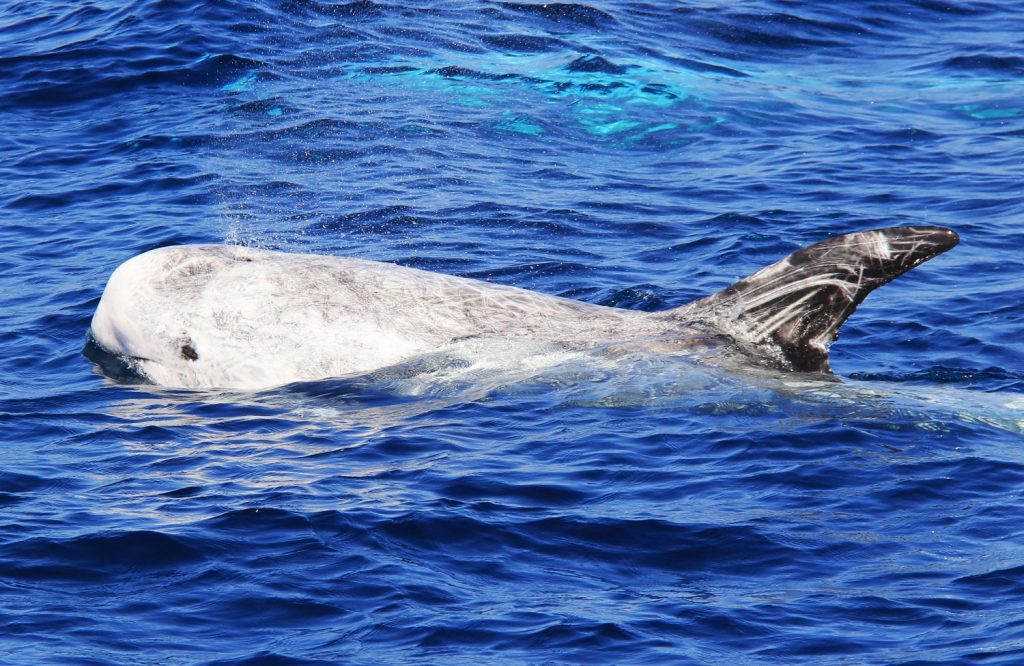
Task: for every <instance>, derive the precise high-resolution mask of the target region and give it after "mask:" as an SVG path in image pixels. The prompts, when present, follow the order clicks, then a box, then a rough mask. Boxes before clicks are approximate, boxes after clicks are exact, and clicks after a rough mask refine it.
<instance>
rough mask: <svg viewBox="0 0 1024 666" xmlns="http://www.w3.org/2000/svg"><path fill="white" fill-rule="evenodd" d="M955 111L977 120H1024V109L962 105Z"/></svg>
mask: <svg viewBox="0 0 1024 666" xmlns="http://www.w3.org/2000/svg"><path fill="white" fill-rule="evenodd" d="M953 110H954V111H956V112H957V113H959V114H961V115H965V116H968V117H970V118H974V119H975V120H1006V119H1008V118H1024V108H1020V107H1012V106H1011V107H997V106H985V105H983V104H961V105H960V106H954V107H953Z"/></svg>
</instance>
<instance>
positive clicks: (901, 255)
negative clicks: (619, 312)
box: [667, 227, 960, 372]
mask: <svg viewBox="0 0 1024 666" xmlns="http://www.w3.org/2000/svg"><path fill="white" fill-rule="evenodd" d="M959 240H960V239H959V238H958V237H957V235H956V233H954V232H953V231H950V230H949V229H943V228H940V227H893V228H890V229H876V230H874V231H861V232H858V233H853V234H847V235H845V236H836V237H834V238H830V239H828V240H826V241H822V242H820V243H817V244H815V245H811V246H809V247H805V248H803V249H802V250H798V251H796V252H794V253H793V254H791V255H789V256H788V257H786V258H785V259H782V260H781V261H778V262H776V263H774V264H772V265H771V266H768V267H766V268H762V269H761V270H759V271H758V272H756V273H754V274H753V275H751V276H750V277H747V278H745V279H743V280H740V281H739V282H737V283H736V284H734V285H732V286H731V287H728V288H727V289H724V290H722V291H720V292H718V293H717V294H714V295H712V296H708V297H707V298H705V299H702V300H699V301H696V302H694V303H691V304H689V305H684V306H683V307H681V308H676V309H675V310H670V311H669V312H668V313H667V314H668V316H669V317H671V318H673V319H678V320H680V321H702V322H705V323H707V324H709V325H711V326H713V327H714V328H716V329H718V330H720V331H722V332H724V333H726V334H727V335H729V336H731V337H732V338H733V339H734V340H736V342H737V343H738V344H739V345H740V346H741V347H744V348H747V349H748V350H749V351H751V352H757V353H759V354H760V355H765V356H767V357H768V358H769V359H774V361H776V362H777V363H775V364H777V365H778V366H779V367H781V368H784V369H786V370H796V371H801V372H829V363H828V345H829V344H830V343H831V342H832V341H833V340H835V339H836V337H837V336H838V335H839V328H840V327H841V326H842V325H843V322H844V321H846V318H847V317H849V316H850V315H851V314H853V311H854V310H855V309H856V307H857V306H858V305H860V303H861V302H862V301H863V300H864V298H865V297H866V296H867V295H868V294H870V293H871V292H872V291H873V290H874V289H876V288H877V287H880V286H882V285H883V284H885V283H886V282H888V281H890V280H892V279H893V278H896V277H898V276H900V275H902V274H903V273H906V272H907V271H909V270H910V269H911V268H914V267H915V266H917V265H918V264H920V263H922V262H924V261H927V260H928V259H931V258H932V257H934V256H936V255H938V254H941V253H943V252H945V251H946V250H949V249H950V248H952V247H954V246H955V245H956V244H957V243H958V242H959Z"/></svg>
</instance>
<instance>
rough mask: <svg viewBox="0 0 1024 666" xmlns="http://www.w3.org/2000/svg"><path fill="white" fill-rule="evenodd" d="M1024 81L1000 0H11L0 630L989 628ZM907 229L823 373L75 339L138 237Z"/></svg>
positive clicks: (360, 633) (553, 276)
mask: <svg viewBox="0 0 1024 666" xmlns="http://www.w3.org/2000/svg"><path fill="white" fill-rule="evenodd" d="M1022 85H1024V9H1022V8H1021V7H1020V6H1019V5H1018V4H1017V3H1012V2H992V1H983V0H949V1H943V2H939V1H937V0H894V1H891V2H874V1H870V0H856V1H854V2H844V3H825V2H816V3H813V2H812V3H801V2H793V1H791V0H740V1H738V2H732V3H709V2H696V1H685V2H679V3H676V2H672V3H668V2H625V1H621V2H620V1H610V2H601V3H596V2H594V3H590V4H582V3H576V2H562V3H548V4H540V3H536V2H461V1H456V2H446V3H434V2H425V1H418V0H404V1H403V2H401V3H396V2H373V1H370V0H356V1H355V2H349V3H329V2H318V1H316V0H290V1H289V0H281V1H269V0H260V1H258V2H242V1H241V0H209V1H201V0H134V1H131V2H123V1H116V2H115V1H113V0H109V1H108V0H95V1H89V2H81V3H65V2H54V1H52V0H50V1H40V2H20V1H15V0H12V1H10V2H5V3H3V5H2V8H0V99H2V100H3V104H2V106H0V122H2V128H3V131H2V132H0V206H2V218H0V219H2V221H0V266H2V270H0V339H2V341H3V347H2V353H0V423H2V437H0V445H2V450H0V451H2V460H3V465H2V467H0V663H3V664H211V665H212V664H216V665H225V664H247V665H251V666H252V665H257V664H260V665H268V664H342V663H344V664H399V663H403V664H404V663H422V664H481V663H522V664H535V663H587V664H627V663H629V664H633V663H636V664H640V663H645V664H668V663H672V664H793V663H814V664H865V663H871V664H882V663H885V664H897V663H899V664H961V663H975V662H984V663H989V664H1017V663H1021V662H1022V661H1024V528H1022V525H1024V344H1022V339H1024V315H1022V305H1024V254H1022V252H1021V247H1022V246H1024V187H1022V186H1024V87H1022ZM902 224H937V225H943V226H948V227H951V228H953V229H955V230H956V231H958V232H959V233H960V235H961V236H962V239H963V241H962V243H961V245H960V246H959V247H958V248H956V249H955V250H953V251H952V252H951V253H949V254H947V255H944V256H942V257H939V258H937V259H935V260H933V261H931V262H929V263H928V264H925V265H924V266H922V267H920V268H918V269H915V270H914V271H913V272H912V273H910V274H908V275H907V276H905V277H902V278H900V279H899V280H897V281H896V282H894V283H893V284H891V285H889V286H887V287H885V288H883V289H881V290H880V291H878V292H877V293H875V294H873V295H872V296H871V297H870V298H869V299H868V300H867V301H866V302H865V303H864V305H862V306H861V307H860V309H859V310H858V312H857V313H856V314H855V315H854V317H853V318H852V319H851V320H850V321H849V322H848V324H847V326H846V327H845V328H844V330H843V335H842V337H841V339H840V340H839V342H837V343H836V344H835V346H834V347H833V353H832V359H833V367H834V368H835V369H836V372H837V375H838V376H839V377H840V378H841V381H839V382H831V383H827V382H808V381H804V380H800V381H796V380H794V381H789V380H786V379H785V378H770V381H769V380H764V381H758V380H756V379H755V378H751V377H738V376H730V375H729V374H728V373H720V372H716V371H715V370H714V369H713V368H701V367H699V366H694V367H685V366H680V365H679V364H671V363H667V362H665V363H659V362H657V361H656V360H651V359H648V360H647V361H643V362H641V361H638V360H637V359H623V362H622V363H621V365H620V366H619V367H614V366H613V367H604V366H603V367H589V366H586V365H583V366H578V365H571V366H570V367H556V368H549V369H544V370H542V371H538V372H537V373H534V374H533V375H529V376H526V377H519V378H516V379H515V380H514V381H513V380H510V379H509V378H508V377H504V378H502V377H495V376H492V375H481V376H472V375H470V376H465V375H449V376H437V375H432V374H430V373H427V374H426V375H425V376H422V375H421V376H410V377H400V376H399V377H383V378H382V377H379V376H370V377H362V378H360V377H356V378H342V379H328V380H325V381H322V382H307V383H303V384H295V385H290V386H285V387H281V388H278V389H273V390H266V391H261V392H240V391H211V390H207V391H186V390H174V389H165V388H159V387H155V386H150V385H128V384H119V383H117V382H115V381H112V380H110V379H107V378H105V377H104V376H103V375H102V374H100V373H99V371H98V370H97V369H96V368H95V367H94V366H93V365H92V363H91V362H90V361H89V360H88V359H86V358H85V357H83V356H82V355H81V349H82V346H83V344H84V342H85V339H86V332H87V330H88V327H89V321H90V317H91V316H92V312H93V310H94V308H95V306H96V304H97V302H98V300H99V297H100V294H101V293H102V289H103V286H104V283H105V280H106V278H107V277H108V276H109V274H110V273H111V271H112V270H113V269H114V268H115V267H116V266H117V265H118V264H119V263H120V262H122V261H124V260H126V259H128V258H129V257H131V256H133V255H135V254H138V253H140V252H142V251H145V250H148V249H151V248H154V247H158V246H163V245H169V244H178V243H194V242H234V243H245V244H250V245H256V246H261V247H268V248H274V249H283V250H289V251H297V252H318V253H329V254H338V255H347V256H357V257H364V258H370V259H377V260H384V261H391V262H397V263H400V264H404V265H409V266H416V267H419V268H425V269H429V270H435V271H441V272H445V273H452V274H457V275H464V276H470V277H474V278H478V279H486V280H490V281H493V282H496V283H501V284H511V285H517V286H520V287H526V288H529V289H534V290H537V291H541V292H545V293H550V294H558V295H562V296H568V297H572V298H577V299H581V300H584V301H589V302H593V303H601V304H605V305H615V306H619V307H625V308H635V309H645V310H657V309H663V308H667V307H670V306H675V305H680V304H683V303H686V302H688V301H690V300H692V299H694V298H697V297H700V296H703V295H705V294H708V293H710V292H712V291H715V290H717V289H720V288H723V287H725V286H727V285H728V284H730V283H731V282H733V281H734V280H736V279H738V278H740V277H742V276H744V275H746V274H748V273H750V272H752V271H754V270H756V269H757V268H760V267H761V266H763V265H765V264H768V263H770V262H772V261H774V260H775V259H778V258H779V257H781V256H783V255H785V254H787V253H789V252H791V251H793V250H795V249H797V248H798V247H800V246H802V245H806V244H809V243H812V242H815V241H818V240H822V239H824V238H826V237H828V236H830V235H833V234H838V233H844V232H849V231H853V230H859V229H865V228H873V227H879V226H890V225H902Z"/></svg>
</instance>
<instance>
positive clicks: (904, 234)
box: [87, 227, 959, 389]
mask: <svg viewBox="0 0 1024 666" xmlns="http://www.w3.org/2000/svg"><path fill="white" fill-rule="evenodd" d="M958 241H959V239H958V237H957V235H956V234H955V233H954V232H953V231H950V230H949V229H942V228H939V227H897V228H889V229H877V230H873V231H862V232H858V233H852V234H848V235H845V236H837V237H834V238H830V239H828V240H825V241H823V242H820V243H817V244H816V245H811V246H809V247H806V248H803V249H801V250H799V251H797V252H794V253H793V254H791V255H789V256H788V257H786V258H784V259H782V260H780V261H778V262H777V263H774V264H772V265H770V266H768V267H766V268H763V269H761V270H760V271H758V272H756V273H754V274H753V275H751V276H749V277H747V278H745V279H743V280H740V281H739V282H737V283H736V284H734V285H732V286H731V287H728V288H727V289H724V290H723V291H720V292H718V293H716V294H713V295H711V296H708V297H707V298H704V299H701V300H698V301H695V302H693V303H690V304H688V305H683V306H682V307H677V308H674V309H671V310H665V311H662V312H638V311H633V310H623V309H619V308H612V307H605V306H601V305H593V304H589V303H583V302H579V301H574V300H570V299H566V298H560V297H557V296H548V295H545V294H540V293H536V292H532V291H527V290H525V289H519V288H516V287H509V286H502V285H495V284H490V283H487V282H481V281H479V280H472V279H468V278H461V277H453V276H449V275H441V274H438V273H431V272H427V271H422V270H418V269H415V268H406V267H402V266H396V265H393V264H388V263H380V262H375V261H366V260H362V259H350V258H344V257H331V256H321V255H305V254H288V253H281V252H270V251H265V250H258V249H253V248H248V247H239V246H231V245H185V246H174V247H164V248H160V249H156V250H152V251H150V252H146V253H144V254H141V255H139V256H137V257H134V258H133V259H130V260H128V261H126V262H125V263H124V264H122V265H121V266H120V267H118V268H117V270H115V271H114V273H113V275H111V277H110V280H109V282H108V283H107V287H106V289H105V291H104V292H103V297H102V298H101V299H100V303H99V305H98V306H97V308H96V313H95V315H94V316H93V319H92V326H91V331H90V338H91V340H90V343H89V345H88V346H87V349H90V348H91V349H92V350H93V351H94V352H96V353H102V354H104V355H109V356H108V358H114V359H118V362H119V363H120V364H122V365H121V367H126V368H129V369H130V370H131V371H133V372H134V373H137V374H138V375H141V376H142V378H143V379H145V380H148V381H151V382H153V383H156V384H162V385H168V386H181V387H221V388H246V389H250V388H261V387H270V386H276V385H282V384H287V383H290V382H295V381H302V380H314V379H324V378H330V377H343V376H353V375H358V374H361V373H368V372H372V371H374V370H377V369H380V368H384V367H386V366H390V365H394V364H397V363H402V362H405V361H408V360H409V359H413V358H415V357H416V356H418V355H422V354H427V353H430V352H435V351H439V350H443V349H444V348H445V347H446V346H449V345H453V344H457V343H459V342H461V341H465V340H471V339H490V340H494V339H499V340H508V341H509V343H510V344H511V343H513V342H516V341H520V342H521V341H524V340H526V341H531V342H532V341H536V342H542V343H550V344H553V345H560V346H564V347H565V348H570V349H594V348H599V347H601V346H602V345H616V344H621V343H626V344H639V345H649V346H650V347H651V349H656V350H665V349H671V350H674V353H686V351H687V349H695V348H697V347H698V346H700V347H701V348H703V349H707V348H708V347H709V346H710V347H713V348H714V349H716V350H718V351H717V352H716V353H715V354H713V355H712V358H718V359H723V358H728V359H730V360H736V359H741V362H745V363H751V364H757V365H761V366H769V367H773V368H777V369H779V370H786V371H798V372H814V373H829V372H830V369H829V359H828V345H829V344H830V343H831V342H832V341H833V340H835V339H836V336H837V335H838V333H839V328H840V326H842V324H843V322H844V321H846V319H847V317H849V316H850V314H851V313H852V312H853V311H854V309H855V308H856V307H857V305H859V304H860V303H861V302H862V301H863V300H864V298H865V297H866V296H867V295H868V294H869V293H871V291H872V290H874V289H875V288H876V287H879V286H881V285H883V284H885V283H886V282H889V281H890V280H892V279H893V278H895V277H897V276H899V275H901V274H903V273H905V272H906V271H908V270H910V269H911V268H913V267H915V266H917V265H918V264H920V263H922V262H924V261H926V260H928V259H931V258H932V257H934V256H936V255H938V254H940V253H942V252H945V251H946V250H949V249H950V248H952V247H954V246H955V245H956V244H957V242H958Z"/></svg>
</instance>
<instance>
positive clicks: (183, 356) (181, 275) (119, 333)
mask: <svg viewBox="0 0 1024 666" xmlns="http://www.w3.org/2000/svg"><path fill="white" fill-rule="evenodd" d="M251 255H252V251H251V250H249V249H248V248H243V247H233V246H218V245H201V246H171V247H164V248H159V249H156V250H150V251H149V252H145V253H143V254H140V255H138V256H136V257H133V258H131V259H129V260H128V261H126V262H124V263H123V264H121V265H120V266H119V267H118V268H117V269H116V270H115V271H114V272H113V274H111V276H110V279H109V280H108V281H107V286H106V288H105V289H104V291H103V296H102V297H101V298H100V302H99V305H98V306H97V307H96V312H95V314H94V315H93V318H92V324H91V326H90V331H89V338H90V341H89V344H88V345H87V347H86V350H85V352H86V355H88V356H89V357H90V358H91V359H93V360H94V361H97V362H98V363H99V364H100V365H101V366H102V367H103V369H104V371H105V372H106V373H107V374H112V375H114V376H125V375H127V376H131V375H132V374H135V375H141V376H142V377H143V378H147V379H155V378H156V376H157V375H160V374H161V369H165V370H166V369H171V368H173V369H174V371H175V372H178V373H180V371H181V368H182V367H183V366H185V367H187V366H188V364H191V363H195V362H197V361H198V360H199V358H200V353H201V349H202V341H201V340H196V339H194V337H193V335H194V332H192V331H190V330H189V328H190V319H191V316H192V314H191V313H190V312H189V311H188V310H187V309H186V307H184V306H187V304H188V303H189V302H190V301H194V300H195V298H197V297H198V296H199V294H200V292H201V291H202V290H203V289H204V288H205V287H206V286H207V285H208V284H209V282H210V281H211V280H212V279H213V278H214V276H216V275H217V274H218V273H219V272H220V271H221V270H223V269H224V268H225V267H227V266H230V265H231V264H234V263H236V262H247V261H251V260H252V258H251ZM111 370H113V371H111ZM126 370H127V372H126Z"/></svg>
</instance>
